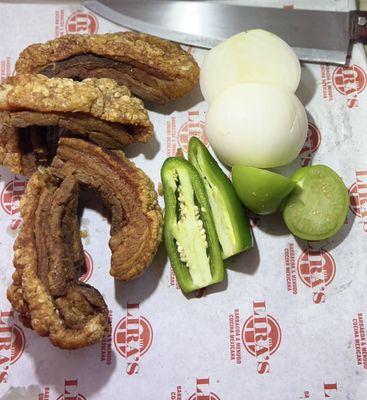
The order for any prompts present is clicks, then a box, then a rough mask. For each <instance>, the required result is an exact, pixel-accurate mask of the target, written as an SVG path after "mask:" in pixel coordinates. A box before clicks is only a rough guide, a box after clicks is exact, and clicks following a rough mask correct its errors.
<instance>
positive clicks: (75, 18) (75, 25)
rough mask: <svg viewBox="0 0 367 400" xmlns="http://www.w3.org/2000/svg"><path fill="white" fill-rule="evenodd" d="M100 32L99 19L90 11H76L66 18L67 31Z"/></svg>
mask: <svg viewBox="0 0 367 400" xmlns="http://www.w3.org/2000/svg"><path fill="white" fill-rule="evenodd" d="M97 32H98V19H97V17H96V16H95V15H94V14H92V13H90V12H84V11H74V12H73V13H72V14H71V15H70V16H69V18H68V19H67V20H66V33H87V34H93V33H97Z"/></svg>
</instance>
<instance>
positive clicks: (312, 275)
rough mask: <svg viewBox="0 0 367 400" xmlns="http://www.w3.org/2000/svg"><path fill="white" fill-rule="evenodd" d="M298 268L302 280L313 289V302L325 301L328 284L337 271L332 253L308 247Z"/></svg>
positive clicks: (301, 257)
mask: <svg viewBox="0 0 367 400" xmlns="http://www.w3.org/2000/svg"><path fill="white" fill-rule="evenodd" d="M297 270H298V275H299V277H300V278H301V281H302V282H303V283H304V284H305V285H306V286H308V287H310V288H311V289H312V295H313V297H312V299H313V302H314V303H316V304H319V303H325V300H326V286H327V285H329V284H330V283H331V282H332V281H333V279H334V277H335V271H336V267H335V262H334V259H333V257H332V256H331V254H330V253H328V252H327V251H326V250H323V249H320V250H314V249H312V248H308V249H306V250H305V251H304V252H303V253H302V254H301V255H300V257H299V258H298V264H297Z"/></svg>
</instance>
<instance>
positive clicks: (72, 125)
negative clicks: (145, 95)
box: [0, 74, 153, 149]
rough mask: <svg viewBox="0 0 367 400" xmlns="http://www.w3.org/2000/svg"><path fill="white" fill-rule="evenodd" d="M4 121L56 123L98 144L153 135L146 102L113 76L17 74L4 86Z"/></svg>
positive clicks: (0, 90)
mask: <svg viewBox="0 0 367 400" xmlns="http://www.w3.org/2000/svg"><path fill="white" fill-rule="evenodd" d="M0 123H2V124H3V125H5V126H9V127H17V128H25V127H28V126H58V127H59V128H62V129H64V130H67V131H68V132H72V133H73V134H75V135H77V136H80V137H83V138H85V139H89V140H91V141H93V142H95V143H97V144H99V145H100V146H103V147H106V148H111V149H121V148H122V147H123V146H124V145H127V144H130V143H134V142H141V143H146V142H147V141H148V140H149V139H150V138H151V137H152V135H153V125H152V123H151V121H150V120H149V116H148V113H147V111H146V110H145V108H144V105H143V103H142V101H141V100H140V99H138V98H136V97H134V96H132V95H131V92H130V91H129V89H127V88H126V87H125V86H120V85H118V84H117V83H116V82H115V81H113V80H112V79H85V80H83V81H81V82H75V81H73V80H72V79H67V78H47V77H46V76H44V75H32V74H24V75H16V76H14V77H11V78H8V80H7V82H6V83H5V84H3V85H2V86H0Z"/></svg>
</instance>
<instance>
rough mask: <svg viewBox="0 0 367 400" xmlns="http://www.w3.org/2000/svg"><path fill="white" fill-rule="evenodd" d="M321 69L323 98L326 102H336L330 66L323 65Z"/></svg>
mask: <svg viewBox="0 0 367 400" xmlns="http://www.w3.org/2000/svg"><path fill="white" fill-rule="evenodd" d="M320 68H321V84H322V97H323V98H324V99H325V100H328V101H332V100H334V95H333V82H332V74H331V70H330V65H327V64H322V65H320Z"/></svg>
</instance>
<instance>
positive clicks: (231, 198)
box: [189, 136, 253, 259]
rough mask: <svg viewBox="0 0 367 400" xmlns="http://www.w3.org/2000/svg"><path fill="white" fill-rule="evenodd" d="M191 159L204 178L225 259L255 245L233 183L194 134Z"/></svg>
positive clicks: (190, 146)
mask: <svg viewBox="0 0 367 400" xmlns="http://www.w3.org/2000/svg"><path fill="white" fill-rule="evenodd" d="M189 161H190V162H191V164H192V165H193V166H194V167H195V168H196V169H197V171H198V172H199V174H200V176H201V178H202V179H203V181H204V185H205V189H206V193H207V196H208V199H209V203H210V207H211V210H212V213H213V218H214V223H215V228H216V230H217V233H218V238H219V243H220V245H221V247H222V256H223V259H226V258H228V257H230V256H233V255H234V254H237V253H240V252H241V251H244V250H247V249H249V248H250V247H252V245H253V242H252V234H251V228H250V224H249V220H248V217H247V215H246V213H245V210H244V208H243V205H242V203H241V200H240V199H239V198H238V196H237V194H236V191H235V190H234V187H233V185H232V182H231V181H230V180H229V179H228V177H227V176H226V175H225V173H224V172H223V171H222V169H221V168H220V167H219V165H218V163H217V162H216V161H215V159H214V158H213V157H212V155H211V154H210V153H209V151H208V149H207V148H206V147H205V145H204V144H203V143H202V142H201V141H200V140H199V139H197V138H196V137H194V136H193V137H191V138H190V142H189Z"/></svg>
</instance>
